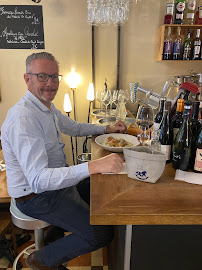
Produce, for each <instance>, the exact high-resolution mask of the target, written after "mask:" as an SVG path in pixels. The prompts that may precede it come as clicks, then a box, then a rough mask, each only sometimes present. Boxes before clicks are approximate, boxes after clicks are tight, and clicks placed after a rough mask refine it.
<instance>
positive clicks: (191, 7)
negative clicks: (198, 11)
mask: <svg viewBox="0 0 202 270" xmlns="http://www.w3.org/2000/svg"><path fill="white" fill-rule="evenodd" d="M187 7H188V9H189V10H195V8H196V1H195V0H190V1H188V5H187Z"/></svg>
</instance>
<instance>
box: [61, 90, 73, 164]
mask: <svg viewBox="0 0 202 270" xmlns="http://www.w3.org/2000/svg"><path fill="white" fill-rule="evenodd" d="M63 109H64V111H65V112H66V113H67V114H68V116H69V114H70V112H71V111H72V104H71V101H70V98H69V94H65V97H64V105H63ZM70 138H71V146H72V159H73V164H74V165H75V158H74V145H73V140H72V136H71V137H70Z"/></svg>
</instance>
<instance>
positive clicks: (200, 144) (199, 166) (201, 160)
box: [194, 126, 202, 173]
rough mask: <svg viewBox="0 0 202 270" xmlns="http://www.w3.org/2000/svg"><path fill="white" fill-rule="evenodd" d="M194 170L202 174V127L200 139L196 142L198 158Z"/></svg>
mask: <svg viewBox="0 0 202 270" xmlns="http://www.w3.org/2000/svg"><path fill="white" fill-rule="evenodd" d="M194 170H195V171H196V172H200V173H202V126H201V128H200V131H199V135H198V139H197V142H196V158H195V164H194Z"/></svg>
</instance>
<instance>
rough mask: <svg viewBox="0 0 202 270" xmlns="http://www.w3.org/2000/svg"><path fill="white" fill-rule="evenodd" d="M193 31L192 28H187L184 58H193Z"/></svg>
mask: <svg viewBox="0 0 202 270" xmlns="http://www.w3.org/2000/svg"><path fill="white" fill-rule="evenodd" d="M190 36H191V33H190V29H188V30H187V38H186V40H185V42H184V46H183V56H182V60H191V50H192V42H191V38H190Z"/></svg>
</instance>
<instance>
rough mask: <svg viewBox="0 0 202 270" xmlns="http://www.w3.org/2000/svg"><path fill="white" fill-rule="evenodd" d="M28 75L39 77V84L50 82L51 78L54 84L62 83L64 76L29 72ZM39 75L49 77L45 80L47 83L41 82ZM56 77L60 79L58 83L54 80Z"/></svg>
mask: <svg viewBox="0 0 202 270" xmlns="http://www.w3.org/2000/svg"><path fill="white" fill-rule="evenodd" d="M27 74H29V75H35V76H37V80H38V81H39V82H47V81H48V80H49V78H51V79H52V82H54V83H59V82H61V80H62V75H55V74H53V75H49V74H46V73H31V72H28V73H27ZM39 75H45V76H47V80H45V81H41V80H39ZM54 77H57V78H58V81H57V82H55V81H54V80H53V78H54Z"/></svg>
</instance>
